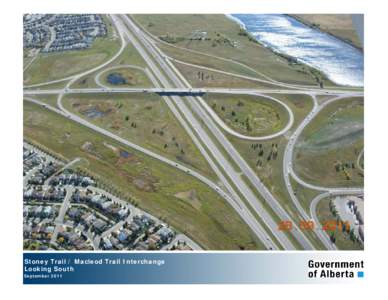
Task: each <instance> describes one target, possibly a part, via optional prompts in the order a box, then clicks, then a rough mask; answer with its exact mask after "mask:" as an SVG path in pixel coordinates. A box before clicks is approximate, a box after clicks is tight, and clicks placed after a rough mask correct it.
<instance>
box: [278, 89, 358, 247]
mask: <svg viewBox="0 0 388 300" xmlns="http://www.w3.org/2000/svg"><path fill="white" fill-rule="evenodd" d="M352 96H353V95H352V94H350V95H347V96H344V95H342V96H338V97H334V98H332V99H330V100H328V101H326V102H324V103H323V104H321V105H318V102H317V99H316V98H315V96H314V95H312V100H313V104H314V105H313V109H312V110H311V112H310V113H309V114H308V115H307V116H306V117H305V118H304V120H303V121H302V122H301V124H300V125H299V126H298V128H297V129H296V130H295V132H294V133H293V134H292V136H291V137H290V140H289V142H288V144H287V146H286V148H285V151H284V156H283V178H284V181H285V184H286V188H287V191H288V193H289V195H290V198H291V199H292V201H293V203H294V205H295V207H296V208H297V210H298V212H299V215H300V217H301V218H302V220H310V219H311V217H314V216H313V215H312V214H311V209H310V215H308V214H307V213H306V212H305V210H304V209H303V207H302V205H301V204H300V202H299V200H298V198H297V197H296V195H295V194H294V190H293V188H292V185H291V181H290V176H292V177H293V178H294V179H295V180H296V181H297V182H298V183H299V184H301V185H302V186H305V187H307V188H310V189H313V190H318V191H322V192H325V193H324V194H320V195H319V196H317V198H316V199H315V201H318V199H321V198H320V197H323V195H326V194H327V195H329V193H331V194H336V193H338V194H352V193H360V192H362V191H363V189H362V188H358V187H355V188H341V187H340V188H330V187H323V186H317V185H313V184H310V183H308V182H305V181H304V180H302V179H300V178H299V177H298V176H297V175H296V174H295V172H294V170H293V165H292V162H293V151H294V147H295V145H296V142H297V139H298V137H299V136H300V135H301V133H302V132H303V130H304V129H305V128H306V126H307V125H308V124H310V122H312V121H313V120H314V118H315V117H316V116H317V115H318V113H319V112H320V111H321V110H322V109H323V108H324V107H326V106H327V105H329V104H330V103H333V102H334V101H339V100H341V99H345V98H348V97H352ZM314 211H315V209H314ZM316 224H318V223H316ZM315 233H316V235H317V236H318V238H319V239H320V240H321V242H322V243H323V244H324V245H325V247H326V248H327V249H336V247H335V245H333V244H332V243H331V241H330V239H329V238H328V236H327V234H324V233H322V231H321V230H319V229H317V230H315Z"/></svg>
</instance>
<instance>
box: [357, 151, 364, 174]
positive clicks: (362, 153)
mask: <svg viewBox="0 0 388 300" xmlns="http://www.w3.org/2000/svg"><path fill="white" fill-rule="evenodd" d="M363 155H364V149H362V150H361V152H360V154H359V155H358V157H357V167H358V168H359V169H360V170H361V171H364V167H363V166H361V164H360V162H361V158H362V156H363Z"/></svg>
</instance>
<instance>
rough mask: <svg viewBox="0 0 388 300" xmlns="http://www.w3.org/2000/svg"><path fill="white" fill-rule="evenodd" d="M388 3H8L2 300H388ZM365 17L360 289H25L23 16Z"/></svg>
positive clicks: (1, 109)
mask: <svg viewBox="0 0 388 300" xmlns="http://www.w3.org/2000/svg"><path fill="white" fill-rule="evenodd" d="M384 2H385V1H377V0H376V1H373V0H369V1H365V0H364V1H357V0H352V1H345V0H326V1H320V0H305V1H292V0H288V1H287V0H284V1H276V0H268V1H264V0H261V1H257V0H234V1H232V0H190V1H188V0H186V1H185V0H181V1H179V0H175V1H168V0H159V1H156V0H154V1H151V0H126V1H118V0H105V1H100V0H98V1H97V0H93V1H92V0H82V1H81V0H78V1H74V0H51V1H49V0H46V1H37V0H29V1H18V0H11V1H2V10H1V12H2V14H1V18H0V20H1V28H0V29H1V35H0V39H1V43H0V51H1V56H0V57H1V61H2V64H1V72H0V76H1V81H0V82H1V93H0V101H1V102H0V103H1V106H0V114H1V115H0V126H1V127H0V128H1V129H0V130H1V131H0V132H1V140H0V145H1V146H0V151H1V154H0V159H1V161H0V170H1V171H0V177H1V181H0V188H1V190H0V207H1V208H0V213H1V217H0V220H1V227H0V245H1V247H0V251H1V255H0V272H1V279H0V286H1V289H0V297H1V298H2V299H17V298H18V297H19V296H20V297H26V298H27V299H46V298H51V299H55V300H57V299H58V300H59V299H69V298H70V299H71V298H73V299H81V298H85V299H113V298H116V299H148V298H153V299H158V298H162V299H164V298H166V299H182V300H186V299H225V298H227V299H236V300H239V299H241V298H242V297H244V298H247V299H271V300H272V299H285V300H287V299H326V300H327V299H344V298H345V299H348V298H349V299H368V297H369V298H373V299H383V298H385V299H386V297H387V295H388V292H387V288H386V286H385V287H384V285H383V284H384V283H385V285H387V283H388V280H387V279H388V275H387V270H386V266H387V262H386V261H387V254H388V249H387V247H386V246H387V242H386V241H387V237H388V234H387V228H386V226H387V225H386V222H387V221H388V217H387V215H388V209H387V204H386V203H387V201H388V197H387V187H388V176H387V173H388V172H387V155H388V143H387V139H388V135H387V129H388V124H387V119H388V109H387V102H388V97H387V93H386V91H387V89H388V72H387V70H388V69H387V59H388V55H387V54H388V53H387V37H388V34H387V28H388V26H387V19H388V17H387V15H386V12H387V9H386V8H385V7H384V4H383V3H384ZM80 12H83V13H194V12H195V13H364V14H365V47H364V48H365V130H366V131H365V149H366V150H365V157H366V158H365V161H366V166H365V174H366V176H365V179H366V181H365V191H366V195H365V199H366V202H367V203H366V205H365V209H366V212H365V214H366V218H365V219H366V225H365V229H366V230H365V231H366V247H365V252H366V255H367V259H366V270H365V279H364V280H360V281H358V283H359V284H357V285H332V286H331V285H309V286H303V285H295V286H293V285H283V286H275V285H269V286H265V285H240V286H239V285H234V286H226V285H219V286H211V285H200V286H198V285H197V286H196V285H192V286H186V285H184V286H182V285H180V286H175V285H166V286H162V285H157V286H134V285H125V286H115V285H113V286H97V285H93V286H23V285H22V242H21V236H22V221H21V220H22V208H21V206H22V201H21V199H22V151H21V149H22V138H23V137H22V135H23V128H22V124H23V123H22V82H23V81H22V70H23V66H22V64H23V60H22V54H23V53H22V47H23V46H22V43H23V37H22V14H23V13H80ZM384 295H385V296H384Z"/></svg>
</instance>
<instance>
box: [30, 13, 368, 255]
mask: <svg viewBox="0 0 388 300" xmlns="http://www.w3.org/2000/svg"><path fill="white" fill-rule="evenodd" d="M112 20H113V22H114V23H115V26H116V28H117V29H118V31H119V33H120V36H121V39H122V48H124V46H125V44H126V41H125V39H124V37H125V36H126V37H127V38H128V39H129V40H130V41H131V42H132V43H133V44H134V46H135V47H136V48H137V50H138V51H139V53H140V54H141V55H142V56H143V58H144V59H145V61H146V62H147V63H148V65H149V66H150V68H151V71H152V73H154V74H155V76H156V78H157V79H156V78H155V77H154V78H153V83H154V85H155V86H156V88H153V89H117V88H115V89H108V88H102V89H101V88H98V89H69V86H70V85H71V84H72V83H73V82H75V81H76V80H77V79H79V78H80V77H82V76H85V75H86V74H89V73H91V72H94V71H96V70H98V69H100V68H103V67H104V66H106V65H107V64H108V63H109V62H111V61H113V59H112V60H109V61H107V62H106V63H104V64H102V65H100V66H98V67H96V68H93V69H91V70H89V71H86V72H83V73H81V74H78V75H75V76H72V77H71V80H70V82H68V84H67V85H66V87H65V89H63V90H61V89H58V90H37V91H32V90H25V91H24V93H25V95H34V94H58V106H59V107H60V109H61V110H62V111H61V110H58V109H55V108H53V107H48V106H47V105H44V104H42V103H40V102H39V101H36V100H34V99H31V98H29V99H27V100H29V101H32V102H35V103H37V104H39V105H42V106H44V107H46V108H48V109H50V110H53V111H55V112H57V113H60V114H62V115H64V116H66V117H67V118H69V119H72V120H74V121H76V122H79V123H81V124H83V125H85V126H87V127H89V128H92V129H93V130H96V131H98V132H100V133H102V134H105V135H107V136H110V137H112V138H114V139H116V140H119V141H120V142H121V143H123V144H126V145H128V146H130V147H132V148H135V149H137V150H138V151H142V152H143V153H145V154H147V155H151V156H153V157H154V158H157V159H159V160H162V161H164V162H166V161H165V160H166V159H165V158H163V157H155V154H154V153H151V154H150V151H148V150H146V149H143V148H141V147H139V146H137V145H135V144H132V143H129V142H128V141H126V140H123V139H121V138H120V137H118V136H115V135H113V134H112V133H110V132H108V131H106V130H104V129H102V128H99V127H97V126H94V125H93V124H90V123H88V122H87V121H85V120H84V119H81V118H79V117H78V116H76V115H74V114H71V113H70V112H68V111H67V110H66V109H64V107H63V106H62V104H61V100H62V97H63V95H64V94H66V93H101V92H107V93H128V92H159V93H160V92H171V93H181V92H184V93H187V92H189V93H193V94H194V93H203V92H206V93H229V94H244V93H274V94H275V93H288V94H310V95H313V96H314V95H320V94H326V95H345V94H346V95H348V94H349V93H352V95H357V96H362V95H363V93H362V92H356V93H355V92H354V91H353V90H352V91H349V90H344V89H339V90H332V89H319V90H316V89H311V87H310V89H307V88H305V87H301V86H299V87H297V88H300V90H295V88H296V87H295V86H290V88H292V89H291V90H285V89H274V90H269V89H265V90H263V89H262V90H257V89H254V90H253V89H222V88H221V89H208V88H206V89H193V88H191V87H190V85H189V84H188V82H187V81H186V80H185V79H184V78H183V76H182V75H181V74H180V73H179V71H178V70H177V69H176V68H175V67H174V66H173V65H172V63H171V60H169V59H168V58H167V57H166V56H165V55H163V53H162V52H161V51H160V49H158V48H157V47H155V44H154V43H152V42H151V43H150V42H149V41H148V40H147V38H146V37H145V36H144V35H143V33H142V32H141V31H140V30H139V29H138V28H137V27H136V26H135V25H134V23H133V22H132V21H131V20H130V19H129V18H128V17H127V16H120V17H118V16H115V15H113V16H112ZM124 23H125V25H124ZM126 26H128V28H130V29H131V32H133V33H134V34H135V35H136V38H137V39H138V40H136V39H135V38H134V37H133V36H132V34H131V32H129V31H128V30H127V28H126ZM138 41H139V42H140V43H139V42H138ZM143 47H144V48H143ZM147 52H148V53H150V54H151V55H152V59H151V58H150V57H149V56H148V55H147ZM120 53H121V52H120ZM117 56H118V55H117ZM154 61H155V62H157V64H158V66H156V65H155V63H154ZM160 68H161V69H162V70H163V73H162V72H161V70H160ZM147 71H148V73H149V75H152V73H151V72H149V70H147ZM165 75H166V76H167V77H168V79H167V78H166V76H165ZM158 80H159V81H160V84H159V82H158ZM171 81H172V82H173V83H174V86H172V85H171V84H170V82H171ZM45 84H47V83H45ZM279 86H282V87H283V88H284V87H286V86H285V85H284V84H282V83H281V84H280V85H279ZM26 98H27V97H26ZM163 98H164V99H165V101H166V103H167V104H168V105H169V107H170V108H171V109H172V111H173V112H174V114H175V115H176V116H177V118H178V120H179V121H180V122H181V124H182V125H183V127H184V128H185V129H186V130H187V131H188V133H189V135H190V136H191V137H192V138H193V140H194V142H195V144H196V145H197V146H198V148H199V149H200V151H201V153H202V154H203V155H204V156H205V158H206V159H207V160H208V161H209V163H210V165H211V166H212V168H213V170H214V171H215V172H216V174H217V175H218V176H219V177H220V180H221V182H222V183H223V184H224V186H225V188H226V190H228V192H229V194H230V195H228V194H226V193H225V192H223V191H222V190H221V189H220V188H219V187H218V186H217V185H215V184H214V183H212V182H211V183H210V184H209V182H207V184H208V185H209V186H211V187H212V188H213V189H215V190H216V191H217V192H218V193H219V194H220V195H221V196H223V197H224V199H226V200H227V201H228V203H230V204H231V205H232V207H233V208H234V209H236V211H237V212H238V213H239V214H240V216H241V217H242V218H243V219H244V221H245V222H246V223H247V224H248V225H249V226H250V227H251V228H252V230H253V231H254V232H255V233H256V235H257V236H258V237H259V238H260V239H261V240H262V241H263V242H264V244H265V245H266V247H267V248H268V249H277V247H276V246H275V245H274V243H273V241H272V240H271V239H270V238H269V237H268V235H267V234H266V233H265V231H264V230H263V227H262V226H261V225H260V224H258V222H257V220H256V219H255V218H254V217H253V216H252V215H251V214H250V212H249V210H248V209H247V208H246V206H245V204H244V202H243V201H242V200H241V199H240V197H239V196H238V195H237V193H236V192H235V190H234V188H233V187H232V186H231V185H230V183H229V181H228V180H227V179H226V178H225V177H224V175H223V172H221V171H220V169H219V166H221V167H222V168H223V171H224V172H225V174H227V175H228V177H229V178H230V179H231V181H232V182H233V183H234V184H235V186H236V187H237V189H238V190H239V192H241V193H242V195H243V196H244V198H245V199H246V200H248V202H249V203H250V204H251V206H252V207H253V208H254V209H255V210H256V212H258V213H259V215H260V216H261V217H262V219H263V221H264V223H265V224H266V226H267V227H269V228H270V229H271V231H272V232H273V234H274V235H275V237H276V238H277V240H278V241H279V242H280V243H281V244H282V246H283V247H284V248H286V249H294V247H293V245H292V244H291V243H290V241H289V240H288V238H287V237H286V236H285V235H284V233H282V232H279V231H278V230H277V224H276V223H275V222H274V221H273V220H272V218H271V216H270V215H269V214H268V213H267V212H266V211H265V210H264V208H263V207H262V205H261V203H260V202H259V201H258V200H257V198H256V196H255V195H254V194H253V193H252V191H251V190H250V188H249V187H248V186H247V185H246V183H245V182H244V181H243V180H242V179H241V177H240V175H241V174H240V173H238V172H236V171H235V170H234V168H233V166H232V165H231V164H230V163H229V161H228V160H227V159H226V158H225V157H224V155H223V154H222V153H221V151H219V149H218V146H216V145H215V144H214V141H213V140H212V138H211V137H210V136H209V135H208V132H207V131H205V130H204V129H203V128H202V124H201V122H204V123H205V124H206V125H207V126H208V128H209V130H210V132H211V134H212V137H215V138H216V139H217V140H218V142H219V143H220V144H221V145H222V147H223V148H224V149H225V150H226V151H227V153H229V154H230V157H231V158H232V159H233V160H234V161H235V162H236V163H237V165H238V166H239V168H240V169H241V171H242V173H243V174H244V175H245V176H246V177H247V178H248V179H249V181H250V182H251V184H253V186H254V187H255V188H256V189H257V191H258V192H259V193H260V194H261V195H262V196H263V198H264V199H265V200H266V201H267V203H268V204H269V205H270V206H271V208H272V209H273V210H274V211H275V213H276V214H277V215H278V216H279V217H280V218H281V219H288V220H291V218H289V216H288V214H287V213H286V212H285V210H284V209H283V208H282V207H281V205H280V204H279V203H278V202H277V200H276V199H275V198H274V197H273V195H272V194H270V192H269V191H268V190H267V189H266V187H265V186H264V185H263V184H262V183H261V182H260V180H259V179H258V177H257V176H256V174H255V173H254V172H253V170H252V169H250V167H249V166H248V165H247V163H246V162H245V161H244V160H243V159H242V158H241V156H240V155H239V153H238V152H237V151H236V150H235V149H234V147H233V146H232V145H231V144H230V143H229V141H228V140H227V139H226V138H225V136H224V135H223V133H222V132H221V131H220V129H219V128H218V127H217V126H216V123H218V124H219V125H220V124H221V123H220V122H217V119H216V118H214V112H213V115H212V114H211V112H210V110H209V109H208V107H206V106H207V104H206V103H205V102H204V100H203V99H202V98H200V97H196V98H194V97H189V100H192V101H190V104H189V105H190V107H191V109H190V108H189V107H188V105H187V104H186V103H185V102H184V101H182V99H181V98H180V97H178V96H171V97H163ZM192 111H193V112H195V113H196V115H197V116H198V117H199V119H200V120H201V122H199V121H198V120H197V119H196V117H194V115H193V114H192ZM291 114H292V112H291ZM183 116H184V118H186V119H187V120H188V121H189V123H190V125H191V127H190V126H189V125H188V124H187V122H186V121H185V119H184V118H183ZM306 119H308V118H306ZM218 121H219V120H218ZM292 121H293V120H292ZM289 124H290V122H289ZM291 125H292V124H291ZM221 126H222V125H221ZM224 129H225V128H224ZM285 131H286V130H284V132H285ZM197 137H199V139H200V141H199V139H198V138H197ZM291 139H293V137H291ZM295 140H296V139H295ZM202 144H204V145H206V147H207V150H206V149H205V148H204V147H203V145H202ZM139 148H141V149H140V150H139ZM292 148H293V145H290V149H291V154H292ZM144 150H145V151H144ZM209 154H210V155H209ZM156 155H157V154H156ZM157 156H158V155H157ZM291 157H292V155H291ZM214 158H217V160H216V162H215V161H214ZM284 162H285V163H286V166H287V161H286V160H285V161H284ZM167 163H168V164H170V165H172V166H174V167H176V168H178V169H181V170H183V171H185V172H187V173H189V174H191V175H193V174H194V173H193V172H192V171H190V170H189V169H187V168H185V167H183V166H181V165H179V164H176V163H175V162H172V161H169V162H167ZM290 166H291V168H289V169H287V168H285V167H284V170H288V172H287V176H285V178H286V177H287V178H288V174H289V173H290V174H292V173H293V170H292V165H290ZM182 167H183V168H185V169H182ZM197 175H199V174H195V175H193V176H196V177H197ZM295 176H296V175H295ZM197 178H198V177H197ZM198 179H199V178H198ZM200 180H202V181H204V180H203V178H202V179H200ZM296 180H298V178H297V177H296ZM205 181H206V180H205ZM337 191H338V192H344V190H343V189H341V190H337ZM346 191H347V192H353V191H354V189H349V190H346ZM292 194H293V193H292ZM296 202H297V203H299V202H298V201H297V199H296ZM302 216H303V215H302ZM293 234H294V236H295V237H296V238H297V240H298V241H299V243H300V244H301V245H302V246H303V247H304V248H305V249H312V248H313V247H312V245H311V243H310V242H309V241H308V240H307V239H306V237H305V236H304V235H303V233H301V232H300V231H298V230H296V231H294V232H293Z"/></svg>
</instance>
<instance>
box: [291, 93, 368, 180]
mask: <svg viewBox="0 0 388 300" xmlns="http://www.w3.org/2000/svg"><path fill="white" fill-rule="evenodd" d="M363 114H364V103H363V99H362V98H349V99H343V100H339V101H336V102H334V103H331V104H329V105H328V106H326V107H325V108H324V109H323V110H322V111H321V112H320V113H319V114H318V116H317V117H316V118H315V119H314V120H313V122H311V123H310V124H309V125H308V126H307V127H306V128H305V130H304V132H303V133H302V135H301V136H300V138H299V140H298V143H297V145H296V147H295V153H294V155H295V160H294V168H295V171H296V172H297V174H298V175H299V176H301V178H303V179H304V180H306V181H308V182H311V183H314V184H318V185H321V186H363V182H364V174H363V171H361V170H360V169H359V168H357V158H358V156H359V154H360V152H361V151H362V149H363V147H364V115H363Z"/></svg>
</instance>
